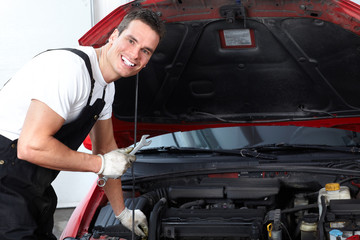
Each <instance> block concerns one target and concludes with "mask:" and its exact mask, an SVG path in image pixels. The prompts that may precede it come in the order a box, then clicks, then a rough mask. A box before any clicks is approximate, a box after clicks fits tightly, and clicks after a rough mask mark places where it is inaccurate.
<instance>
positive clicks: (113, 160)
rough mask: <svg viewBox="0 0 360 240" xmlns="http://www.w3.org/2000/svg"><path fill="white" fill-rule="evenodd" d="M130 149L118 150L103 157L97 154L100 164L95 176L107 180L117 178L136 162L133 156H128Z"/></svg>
mask: <svg viewBox="0 0 360 240" xmlns="http://www.w3.org/2000/svg"><path fill="white" fill-rule="evenodd" d="M132 149H133V148H132V147H127V148H120V149H116V150H113V151H111V152H108V153H106V154H104V155H101V154H99V156H100V157H101V160H102V163H101V168H100V171H99V172H97V174H98V175H100V174H101V175H103V176H104V177H107V178H119V177H120V176H121V175H123V174H124V173H125V172H126V170H127V169H128V168H129V167H130V166H131V164H132V163H133V162H135V160H136V157H135V155H130V154H129V153H130V152H131V151H132Z"/></svg>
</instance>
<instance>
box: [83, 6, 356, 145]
mask: <svg viewBox="0 0 360 240" xmlns="http://www.w3.org/2000/svg"><path fill="white" fill-rule="evenodd" d="M138 7H141V8H149V9H152V10H153V11H155V12H157V13H158V14H159V16H160V17H161V19H162V20H163V21H165V22H166V29H167V33H166V36H165V38H164V39H163V40H162V41H161V43H160V44H159V46H158V48H157V50H156V52H155V53H154V55H153V56H152V58H151V60H150V62H149V63H148V64H147V67H146V68H145V69H143V70H142V71H141V72H140V74H139V75H138V76H134V77H130V78H123V79H120V80H118V81H116V83H115V86H116V94H115V100H114V104H113V122H114V131H115V137H116V139H117V142H118V144H119V146H124V145H129V144H132V143H133V135H134V134H133V132H134V119H135V118H134V116H135V103H136V100H135V95H136V94H135V92H136V89H138V101H137V115H136V116H137V132H138V137H141V135H142V134H150V135H152V136H154V135H158V134H162V133H166V132H173V131H181V130H192V129H199V128H206V127H213V126H214V125H217V126H219V127H223V126H229V125H298V126H316V127H338V128H345V129H349V130H353V131H360V128H359V126H360V125H359V123H360V97H359V90H360V27H359V26H360V7H359V6H358V5H357V4H355V3H352V2H350V1H346V0H343V1H342V0H337V1H332V0H314V1H309V0H306V1H301V0H293V1H290V0H289V1H279V0H273V1H270V0H242V1H240V0H236V1H235V0H158V1H156V0H148V1H133V2H130V3H129V4H126V5H123V6H121V7H119V8H117V9H116V10H114V11H113V12H112V13H110V14H109V15H108V16H107V17H105V18H104V19H103V20H102V21H100V22H99V23H98V24H96V25H95V26H94V27H93V28H92V29H91V30H90V31H89V32H87V33H86V34H85V35H84V36H83V37H82V38H81V39H80V40H79V43H80V45H87V46H94V47H99V46H102V45H103V44H105V41H106V40H107V38H108V36H109V35H110V33H111V32H112V31H113V29H114V28H115V27H116V26H117V25H118V24H119V23H120V22H121V20H122V18H123V16H124V15H125V14H126V13H127V12H129V11H131V9H133V8H138ZM137 77H138V78H137ZM137 80H138V88H137V87H136V82H137Z"/></svg>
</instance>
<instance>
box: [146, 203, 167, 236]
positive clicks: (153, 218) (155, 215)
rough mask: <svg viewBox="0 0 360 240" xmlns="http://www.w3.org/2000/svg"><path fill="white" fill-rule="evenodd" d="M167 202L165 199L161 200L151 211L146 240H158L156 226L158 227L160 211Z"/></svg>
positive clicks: (158, 233)
mask: <svg viewBox="0 0 360 240" xmlns="http://www.w3.org/2000/svg"><path fill="white" fill-rule="evenodd" d="M166 203H167V200H166V198H161V199H160V200H159V201H158V202H157V203H156V204H155V206H154V209H153V210H152V212H151V214H150V221H149V236H148V240H157V239H160V232H159V231H160V228H158V226H159V225H160V222H159V216H160V213H161V210H162V209H163V208H164V206H165V205H166Z"/></svg>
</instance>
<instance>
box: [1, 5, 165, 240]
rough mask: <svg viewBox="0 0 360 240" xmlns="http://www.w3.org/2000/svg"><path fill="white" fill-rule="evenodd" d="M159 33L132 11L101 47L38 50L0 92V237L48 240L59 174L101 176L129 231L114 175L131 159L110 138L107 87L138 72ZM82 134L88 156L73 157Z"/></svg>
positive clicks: (151, 17) (138, 218)
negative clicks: (54, 183)
mask: <svg viewBox="0 0 360 240" xmlns="http://www.w3.org/2000/svg"><path fill="white" fill-rule="evenodd" d="M163 34H164V26H163V24H162V23H161V22H160V21H159V19H158V17H157V16H156V14H155V13H153V12H151V11H149V10H137V11H133V12H131V13H129V14H128V15H127V16H125V18H124V19H123V21H122V22H121V24H120V25H119V26H118V28H117V29H115V30H114V32H113V33H112V34H111V36H110V37H109V40H108V43H107V44H106V45H104V46H103V47H101V48H99V49H93V48H92V47H79V48H77V49H75V50H74V49H72V50H71V51H69V50H66V49H62V50H51V51H46V52H44V53H42V54H39V55H38V56H36V57H34V58H33V59H32V60H31V61H30V62H29V63H28V64H26V65H25V66H24V67H23V68H22V69H21V70H20V71H19V72H18V73H17V74H16V75H15V76H14V77H13V78H12V79H11V80H10V81H9V82H8V83H7V84H5V86H4V87H3V89H1V91H0V239H2V240H5V239H16V240H20V239H56V238H55V237H54V235H53V234H52V228H53V213H54V211H55V207H56V195H55V193H54V190H53V189H52V187H51V182H52V181H53V180H54V179H55V177H56V176H57V174H58V171H60V170H67V171H81V172H94V173H97V174H99V176H105V177H109V178H110V179H109V180H108V181H107V183H106V185H105V186H104V191H105V193H106V195H107V197H108V199H109V201H110V204H111V206H112V208H113V210H114V213H115V215H116V217H117V218H118V219H119V220H120V221H121V223H122V224H123V225H124V226H126V227H127V228H128V229H130V230H132V216H133V215H132V211H129V210H128V209H127V208H125V205H124V200H123V195H122V186H121V180H120V179H118V177H120V176H121V175H122V174H123V173H124V172H125V171H126V169H127V168H128V167H129V166H130V165H131V163H132V162H133V161H134V160H135V157H134V156H131V155H129V154H128V153H129V151H130V150H129V149H118V146H117V145H116V142H115V139H114V136H113V129H112V122H111V118H110V117H111V112H112V108H111V107H112V102H113V97H114V91H115V90H114V83H113V82H114V81H116V80H118V79H120V78H122V77H129V76H133V75H136V74H137V73H138V72H139V71H140V70H141V69H142V68H144V67H145V66H146V64H147V63H148V61H149V60H150V57H151V55H152V54H153V52H154V51H155V49H156V47H157V45H158V43H159V41H160V39H161V37H162V36H163ZM79 50H80V51H79ZM87 58H88V59H87ZM89 65H90V66H89ZM91 75H93V76H91ZM120 81H121V80H120ZM96 120H97V121H96ZM90 130H91V132H90V138H91V140H92V144H93V154H87V153H82V152H77V151H76V150H77V148H78V147H79V146H80V144H81V143H82V141H83V140H84V138H85V137H86V136H87V134H88V133H89V131H90ZM143 230H144V231H145V232H146V230H147V221H146V217H145V215H144V214H143V213H142V212H141V211H140V210H136V211H135V226H134V231H135V234H137V235H141V236H144V235H145V233H144V231H143Z"/></svg>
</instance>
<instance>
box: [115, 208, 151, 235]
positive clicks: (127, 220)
mask: <svg viewBox="0 0 360 240" xmlns="http://www.w3.org/2000/svg"><path fill="white" fill-rule="evenodd" d="M115 217H116V218H117V219H119V221H120V222H121V224H122V225H124V226H125V227H126V228H127V229H129V230H130V231H132V223H133V220H132V219H133V212H132V210H129V209H128V208H125V209H124V210H123V211H122V212H121V213H120V214H119V215H118V216H115ZM134 225H135V226H134V233H135V234H136V235H138V236H141V237H145V236H147V235H148V223H147V220H146V216H145V214H144V213H143V212H142V211H141V210H139V209H136V210H135V221H134Z"/></svg>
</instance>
